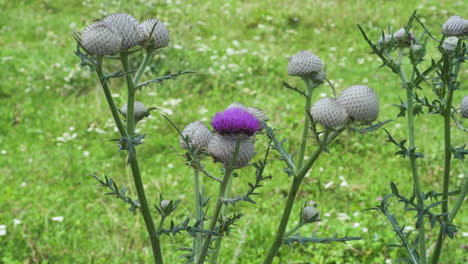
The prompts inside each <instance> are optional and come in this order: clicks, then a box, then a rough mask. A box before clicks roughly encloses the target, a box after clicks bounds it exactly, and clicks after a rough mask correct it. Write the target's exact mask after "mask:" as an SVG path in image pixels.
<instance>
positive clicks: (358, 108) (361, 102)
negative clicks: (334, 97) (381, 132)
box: [338, 85, 379, 124]
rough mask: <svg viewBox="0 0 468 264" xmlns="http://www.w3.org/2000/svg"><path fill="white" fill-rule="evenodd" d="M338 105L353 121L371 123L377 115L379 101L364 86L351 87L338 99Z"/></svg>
mask: <svg viewBox="0 0 468 264" xmlns="http://www.w3.org/2000/svg"><path fill="white" fill-rule="evenodd" d="M338 103H340V104H341V105H342V106H343V107H344V108H345V109H346V112H347V113H348V115H349V116H350V117H351V119H352V120H353V121H356V122H359V123H364V124H365V123H371V122H373V121H375V120H376V119H377V116H378V115H379V101H378V98H377V94H375V92H374V90H372V89H371V88H370V87H368V86H366V85H353V86H351V87H349V88H347V89H345V90H344V91H343V92H342V93H341V95H340V96H339V97H338Z"/></svg>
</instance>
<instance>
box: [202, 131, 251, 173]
mask: <svg viewBox="0 0 468 264" xmlns="http://www.w3.org/2000/svg"><path fill="white" fill-rule="evenodd" d="M238 140H239V152H238V153H237V156H236V159H235V160H234V161H233V159H234V152H235V151H236V146H237V142H238ZM208 154H209V155H210V156H212V157H213V159H214V160H215V161H217V162H221V163H223V164H224V165H225V166H229V165H230V166H232V167H233V168H242V167H245V166H247V165H248V164H249V162H250V160H251V159H252V157H253V156H254V155H255V151H254V145H253V141H252V140H250V139H249V137H248V136H246V135H243V134H239V135H225V136H223V135H220V134H217V133H216V134H214V135H213V136H212V137H211V139H210V142H209V143H208Z"/></svg>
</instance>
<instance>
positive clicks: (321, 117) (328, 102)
mask: <svg viewBox="0 0 468 264" xmlns="http://www.w3.org/2000/svg"><path fill="white" fill-rule="evenodd" d="M311 115H312V117H313V118H314V120H315V121H317V122H319V123H320V124H321V125H323V126H324V127H327V128H333V127H337V126H342V125H344V124H346V122H348V119H349V116H348V113H346V109H345V108H344V107H343V106H341V105H340V104H339V103H338V102H337V101H336V100H335V99H331V98H323V99H320V100H318V101H317V102H315V104H314V105H313V106H312V110H311Z"/></svg>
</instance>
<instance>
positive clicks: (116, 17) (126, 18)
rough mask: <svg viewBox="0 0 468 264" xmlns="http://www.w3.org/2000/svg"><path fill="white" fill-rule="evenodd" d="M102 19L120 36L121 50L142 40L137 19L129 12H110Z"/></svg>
mask: <svg viewBox="0 0 468 264" xmlns="http://www.w3.org/2000/svg"><path fill="white" fill-rule="evenodd" d="M102 21H103V22H105V23H107V24H109V25H111V26H112V28H113V29H114V30H115V31H116V32H117V33H118V34H119V35H120V37H121V38H122V45H121V46H120V49H121V50H127V49H130V48H132V47H134V46H136V45H139V44H140V43H141V42H142V41H143V37H142V34H141V32H140V27H139V25H138V21H137V20H136V19H135V18H134V17H132V16H131V15H129V14H125V13H121V14H112V15H109V16H107V17H105V18H104V19H103V20H102Z"/></svg>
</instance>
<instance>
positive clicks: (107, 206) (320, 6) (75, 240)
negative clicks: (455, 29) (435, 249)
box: [0, 0, 468, 264]
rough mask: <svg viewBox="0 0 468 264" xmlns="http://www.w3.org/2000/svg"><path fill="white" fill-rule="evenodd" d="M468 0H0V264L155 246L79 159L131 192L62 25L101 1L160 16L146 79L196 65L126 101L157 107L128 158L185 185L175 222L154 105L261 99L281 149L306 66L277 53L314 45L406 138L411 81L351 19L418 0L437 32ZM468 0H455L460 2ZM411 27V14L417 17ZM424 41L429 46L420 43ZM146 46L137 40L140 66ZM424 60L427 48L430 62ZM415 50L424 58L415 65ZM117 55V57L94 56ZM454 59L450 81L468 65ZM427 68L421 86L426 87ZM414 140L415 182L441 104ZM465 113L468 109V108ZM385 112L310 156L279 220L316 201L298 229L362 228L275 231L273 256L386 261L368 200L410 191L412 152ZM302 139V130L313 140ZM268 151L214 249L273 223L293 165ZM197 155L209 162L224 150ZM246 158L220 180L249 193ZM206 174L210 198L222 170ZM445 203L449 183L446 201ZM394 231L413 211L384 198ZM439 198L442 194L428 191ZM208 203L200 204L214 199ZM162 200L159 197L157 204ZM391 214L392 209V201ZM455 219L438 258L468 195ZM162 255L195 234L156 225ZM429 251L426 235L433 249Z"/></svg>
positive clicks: (118, 88) (188, 205)
mask: <svg viewBox="0 0 468 264" xmlns="http://www.w3.org/2000/svg"><path fill="white" fill-rule="evenodd" d="M465 7H466V2H464V1H456V0H453V1H436V0H427V1H426V0H421V1H383V0H376V1H363V0H353V1H339V0H331V1H312V0H307V1H292V0H257V1H244V0H243V1H229V0H226V1H220V0H213V1H195V0H186V1H184V0H164V1H157V0H145V1H90V0H83V1H75V0H73V1H65V0H54V1H52V0H43V1H36V0H31V1H20V0H18V1H8V0H0V8H1V10H2V11H1V13H2V14H1V15H0V67H1V75H0V76H1V78H0V226H3V227H2V230H4V231H1V230H0V263H1V264H20V263H43V264H45V263H48V264H52V263H73V264H75V263H77V264H78V263H86V264H88V263H96V264H100V263H105V264H117V263H151V262H152V258H153V257H152V252H151V246H150V243H149V240H148V237H147V233H146V230H145V225H144V222H143V218H142V217H141V215H140V214H139V213H138V212H137V213H136V214H134V213H133V212H130V211H128V205H127V204H125V203H123V202H121V201H120V200H118V199H116V198H114V197H112V196H106V195H105V193H106V192H107V191H108V190H106V189H104V188H103V187H101V186H100V185H99V184H98V183H97V182H96V181H95V180H94V179H93V178H92V177H90V176H89V175H90V174H96V175H99V176H104V175H106V176H108V177H110V178H113V179H114V180H115V181H116V182H117V183H118V185H119V186H121V187H124V186H125V187H128V188H129V191H128V195H129V196H131V197H136V191H135V190H134V188H133V180H132V176H131V173H130V171H129V169H128V167H127V166H126V163H125V153H122V152H117V148H116V146H115V143H114V142H112V141H110V140H111V139H116V138H118V133H117V132H116V129H115V126H114V123H113V120H112V116H111V114H110V111H109V110H108V106H107V103H106V101H105V98H104V95H103V92H102V89H101V87H100V84H99V82H98V80H97V78H96V75H95V73H94V72H93V71H90V70H89V69H88V68H86V67H80V59H79V58H78V57H77V56H75V55H74V52H75V51H76V42H75V40H74V39H73V33H74V32H80V31H82V30H83V29H84V28H85V27H86V26H87V25H89V24H90V23H91V22H92V21H93V20H95V19H99V18H102V17H104V16H106V15H108V14H111V13H117V12H126V13H129V14H131V15H133V16H134V17H135V18H137V19H138V20H139V21H143V20H144V19H146V18H152V17H156V18H158V19H160V20H161V21H162V22H164V23H165V24H166V27H167V28H168V29H169V31H170V33H171V42H170V46H169V47H167V48H164V49H160V50H159V51H158V52H157V54H156V56H155V58H154V60H153V61H152V62H151V64H150V65H149V70H148V71H147V72H146V73H145V75H144V76H143V77H142V80H149V79H152V78H155V77H158V76H163V75H167V74H170V73H175V72H178V71H182V70H192V71H195V72H196V73H195V74H187V75H182V76H179V77H178V78H177V80H168V81H166V82H164V83H163V84H153V85H150V86H148V87H144V88H143V89H142V91H141V92H138V93H137V95H136V97H137V100H138V101H141V102H144V103H145V104H146V105H147V106H148V107H157V108H158V110H157V111H153V112H152V114H151V116H150V117H149V118H146V119H145V120H144V121H142V122H140V123H138V126H137V132H138V133H147V136H146V138H145V141H144V144H143V145H140V146H138V151H139V158H140V167H141V172H142V177H143V182H144V184H145V187H146V193H147V196H148V200H149V201H150V203H152V204H158V203H159V196H160V194H162V195H163V196H164V198H165V199H181V200H182V202H181V204H180V205H179V207H178V209H177V210H176V211H175V213H174V215H172V219H173V220H174V222H175V223H180V222H182V221H183V220H184V219H185V217H187V216H191V212H192V211H193V178H192V170H191V168H190V167H187V166H186V165H185V164H184V163H185V161H184V160H183V159H182V158H181V157H179V156H178V154H180V153H183V152H182V150H181V149H180V148H179V137H178V134H177V131H176V130H175V129H174V128H173V127H171V125H170V124H169V123H168V122H167V121H166V120H165V119H164V118H163V117H162V116H161V113H163V114H165V115H167V116H169V117H170V119H171V120H172V121H173V122H174V123H175V124H176V125H177V126H179V127H180V128H181V129H182V128H183V127H185V126H186V125H187V124H188V123H190V122H192V121H195V120H202V121H205V122H206V123H207V124H208V123H209V121H210V120H211V117H212V116H214V114H215V113H216V112H220V111H222V110H223V109H225V108H226V107H227V106H228V105H229V104H231V103H233V102H241V103H243V104H244V105H247V106H255V107H258V108H260V109H262V110H263V111H264V112H265V113H266V114H267V116H268V118H269V124H270V126H272V127H274V128H276V129H278V131H277V133H278V134H277V135H278V136H279V137H280V138H281V139H287V141H286V143H285V145H286V147H287V148H288V149H289V150H290V151H291V152H293V151H296V150H298V149H299V140H300V138H301V132H302V124H303V122H304V114H303V112H304V108H303V107H304V100H303V98H301V97H300V96H299V95H298V94H296V93H294V92H292V91H290V90H287V89H286V88H284V87H283V86H282V81H286V82H288V83H289V84H291V85H292V86H294V87H298V88H300V89H303V88H304V84H303V82H302V81H301V80H300V78H297V77H293V76H289V75H288V74H287V63H288V61H287V58H288V57H289V56H292V55H294V54H295V53H296V52H297V51H299V50H310V51H311V52H313V53H314V54H316V55H318V56H319V57H320V58H321V59H322V60H323V61H324V62H325V64H326V71H327V75H328V78H329V79H330V81H331V83H332V84H333V85H334V86H335V88H336V90H337V92H341V91H343V90H344V89H345V88H347V87H349V86H351V85H355V84H365V85H368V86H370V87H372V88H373V89H374V90H375V91H376V92H377V94H378V96H379V101H380V116H379V119H378V120H379V121H385V120H388V119H392V120H393V121H392V122H391V123H388V124H386V125H385V128H386V129H387V130H388V131H389V132H390V133H391V134H392V135H393V136H394V137H395V138H396V139H397V140H398V141H400V140H402V139H404V138H405V137H406V134H407V133H406V129H407V128H406V119H404V118H401V117H400V118H397V115H398V113H399V109H398V107H395V106H394V105H393V104H398V103H399V102H400V101H399V100H400V98H401V99H402V100H404V98H405V91H404V90H403V89H402V88H401V86H400V81H399V79H398V77H397V76H396V75H394V74H393V73H392V72H391V71H390V70H389V69H388V68H382V69H379V66H380V65H381V62H380V61H379V59H378V58H377V56H375V55H373V54H370V48H369V46H368V45H367V43H366V42H365V41H364V40H363V37H362V35H361V33H360V32H359V30H358V27H357V24H360V25H361V26H362V27H363V28H364V29H365V30H366V32H367V34H368V35H369V36H370V37H371V38H372V39H374V40H377V38H378V37H379V34H381V30H382V29H387V28H388V26H391V27H392V28H394V29H395V30H396V29H399V28H400V27H402V26H405V25H406V23H407V21H408V19H409V17H410V16H411V14H412V12H413V11H414V10H415V9H418V16H419V18H420V19H421V20H422V21H423V22H424V23H425V25H426V26H427V27H428V29H429V30H431V32H432V33H433V34H434V35H435V36H436V37H438V38H440V37H441V33H440V29H441V25H442V24H443V23H444V22H445V21H446V20H447V19H448V18H449V17H450V16H452V15H457V14H458V15H461V16H464V17H465V18H466V17H467V15H468V14H467V13H466V9H465ZM460 12H464V13H460ZM414 30H415V31H416V33H418V34H419V33H420V32H421V30H422V28H421V27H420V26H416V27H415V29H414ZM430 45H431V49H430V50H429V54H428V55H427V56H428V57H431V56H433V57H437V58H438V57H439V56H440V54H439V53H438V52H436V44H435V42H431V44H430ZM140 60H141V57H139V56H133V57H131V64H132V65H133V66H134V67H137V66H138V63H139V61H140ZM427 63H428V62H427ZM427 63H426V64H427ZM105 68H106V70H107V71H108V72H110V71H114V70H118V69H119V68H118V61H115V63H114V62H108V64H106V67H105ZM467 72H468V70H467V69H466V65H462V70H461V75H460V77H459V80H460V81H461V82H462V83H463V81H464V79H465V78H466V76H467ZM461 88H462V89H461V91H459V92H457V93H456V94H455V98H454V102H455V103H454V105H455V106H456V107H458V105H459V103H460V101H461V99H462V97H463V96H464V95H467V90H466V85H464V84H462V86H461ZM111 89H112V94H113V97H114V100H115V101H116V103H117V104H118V106H121V105H123V104H125V100H126V87H125V84H124V82H123V80H121V79H113V80H112V81H111ZM431 89H432V88H431V86H430V80H429V83H428V84H424V85H423V90H421V91H420V93H421V94H423V95H427V96H429V97H430V96H433V94H432V92H431ZM317 91H318V92H317V93H316V95H315V97H314V101H316V100H317V99H319V98H322V97H325V96H332V90H331V89H330V86H329V85H328V84H324V85H322V86H320V87H319V88H318V90H317ZM415 122H416V143H417V145H418V151H421V152H423V153H424V158H423V159H418V164H419V165H420V175H421V176H420V177H421V180H422V185H423V190H424V191H426V192H427V191H430V190H435V191H438V192H442V178H443V165H444V155H443V150H444V145H443V119H442V117H441V116H440V115H429V114H424V115H420V116H417V117H416V121H415ZM467 123H468V122H465V124H467ZM452 131H453V138H452V142H453V144H454V145H455V146H460V145H463V144H466V143H468V142H467V136H466V132H462V131H461V130H458V129H457V128H456V125H455V124H453V130H452ZM256 139H257V141H256V143H255V147H256V151H257V152H258V153H257V155H256V156H255V157H254V159H255V160H258V159H261V158H262V157H263V155H264V153H265V150H266V146H267V145H268V138H267V137H266V135H259V136H257V138H256ZM397 150H398V149H397V148H396V147H395V146H394V145H392V144H391V143H389V142H387V135H386V134H385V132H384V131H383V130H381V129H379V130H377V131H375V132H372V133H367V134H360V133H357V132H351V131H346V132H345V133H344V134H343V135H341V136H340V137H339V138H338V140H337V141H336V143H335V144H333V145H332V146H331V147H330V154H324V155H322V156H321V157H320V159H319V161H318V162H317V163H316V164H315V166H314V168H313V169H312V170H311V172H310V175H308V176H307V177H306V178H305V180H304V182H303V185H302V187H301V190H300V191H299V194H298V197H297V203H296V205H295V207H294V209H293V213H292V216H291V218H290V221H289V226H290V227H293V226H294V224H296V223H297V222H298V221H299V215H300V211H301V206H302V205H303V204H304V203H306V204H309V203H311V202H316V203H318V204H319V206H318V208H319V210H320V212H321V218H322V221H321V222H319V223H317V224H314V225H309V226H306V227H305V228H304V229H301V235H303V236H310V235H312V234H313V233H314V232H315V234H316V235H317V237H331V236H333V235H335V234H337V235H338V236H359V237H362V240H360V241H351V242H349V243H347V244H342V243H336V244H316V245H307V246H302V245H299V244H294V245H293V247H289V246H287V245H284V246H283V247H282V248H281V250H280V252H279V257H278V258H276V259H275V263H295V264H299V263H304V264H305V263H327V264H332V263H336V264H339V263H342V264H344V263H350V264H353V263H385V264H388V263H397V259H398V258H399V257H402V256H404V254H405V253H406V252H405V251H404V249H402V248H401V249H398V248H396V249H395V248H392V249H388V250H387V249H386V246H387V245H390V244H397V243H399V240H398V237H396V236H395V233H394V232H393V231H392V229H391V226H390V224H389V222H388V221H387V219H386V218H385V216H384V215H382V214H381V213H379V212H377V211H364V210H365V209H368V208H372V207H375V206H376V205H378V204H379V203H380V200H381V199H382V197H383V196H385V195H387V194H389V193H391V190H390V182H392V181H394V182H396V183H397V185H398V187H399V189H400V190H401V192H403V193H405V194H407V195H408V196H410V193H411V192H412V176H411V172H410V165H409V160H408V159H404V158H401V157H398V156H395V155H394V153H395V152H396V151H397ZM312 151H313V148H312V146H311V147H310V148H309V149H307V153H311V152H312ZM278 157H279V156H278V155H277V153H275V152H274V151H272V153H271V155H270V159H269V164H268V166H267V171H266V173H267V174H271V175H272V176H273V178H272V179H271V180H268V181H265V182H264V185H263V187H261V188H260V189H259V193H260V194H259V195H257V196H255V197H254V198H255V201H256V204H251V203H239V204H238V205H237V206H236V207H234V208H232V209H231V211H232V212H240V213H242V214H243V218H242V219H241V220H240V221H239V222H238V224H237V226H236V229H234V230H233V231H232V233H231V236H230V237H227V238H225V239H223V243H222V246H221V251H220V256H219V257H220V259H219V263H222V264H224V263H238V264H243V263H247V264H249V263H261V261H262V260H263V257H264V255H265V254H266V252H267V251H268V248H269V246H270V244H271V242H272V240H273V238H274V234H275V230H276V228H277V225H278V223H279V220H280V217H281V212H282V210H283V207H284V203H285V201H286V196H287V192H288V190H289V185H290V182H291V179H288V177H287V175H286V174H285V173H284V172H282V169H283V168H284V167H285V165H284V163H282V162H281V161H279V160H278ZM206 163H207V164H208V165H207V168H209V169H210V171H212V172H213V173H214V174H219V171H220V170H219V169H220V166H219V165H218V164H213V163H211V162H209V161H207V162H206ZM254 172H255V170H254V169H253V168H248V169H244V170H242V171H240V173H239V175H238V177H237V178H235V180H234V184H233V191H232V193H234V194H237V193H239V194H240V193H244V192H245V191H246V190H247V189H248V183H249V182H253V181H254V179H255V174H254ZM466 173H467V169H466V168H464V167H463V163H462V162H460V161H459V160H454V161H453V169H452V172H451V179H450V182H451V190H456V189H459V188H460V184H461V181H462V179H463V177H466ZM203 183H204V186H205V191H206V193H207V194H208V195H212V196H213V198H212V201H211V202H212V203H214V201H215V196H216V194H217V191H218V185H217V183H216V182H213V181H210V179H209V178H204V179H203ZM450 201H451V202H452V204H453V200H450ZM392 210H394V212H396V213H397V215H400V216H401V215H402V214H405V215H406V216H407V218H406V219H407V221H406V222H405V221H403V220H402V224H404V225H405V226H407V227H406V229H405V230H406V231H411V229H412V228H413V229H414V221H413V219H412V218H411V216H412V214H411V212H406V213H402V212H403V208H402V206H401V205H398V204H396V203H395V204H393V206H392ZM436 210H437V212H438V211H439V210H440V207H438V208H437V209H436ZM208 214H210V212H208ZM153 216H155V217H156V211H153ZM400 219H401V218H400ZM155 220H156V221H158V219H155ZM454 224H455V225H457V226H459V227H460V232H459V233H457V235H456V237H455V239H454V240H449V239H447V241H446V242H445V244H444V248H443V254H442V258H441V262H440V263H447V264H458V263H465V261H467V247H468V242H467V236H468V233H467V232H468V230H467V227H468V213H467V210H466V204H465V205H464V207H462V209H461V210H460V213H459V215H458V216H457V218H456V220H455V222H454ZM426 227H427V234H428V235H427V239H428V245H429V248H430V245H432V244H434V243H435V240H436V234H437V231H438V228H434V229H430V227H429V226H428V225H426ZM161 240H162V251H163V257H164V260H165V263H170V264H172V263H184V259H181V258H179V257H180V256H181V255H182V254H184V252H183V251H180V250H178V249H179V248H181V247H190V246H191V243H192V240H191V238H190V237H189V236H188V235H185V234H182V235H178V236H176V237H172V236H163V237H162V238H161ZM429 250H430V249H429Z"/></svg>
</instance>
